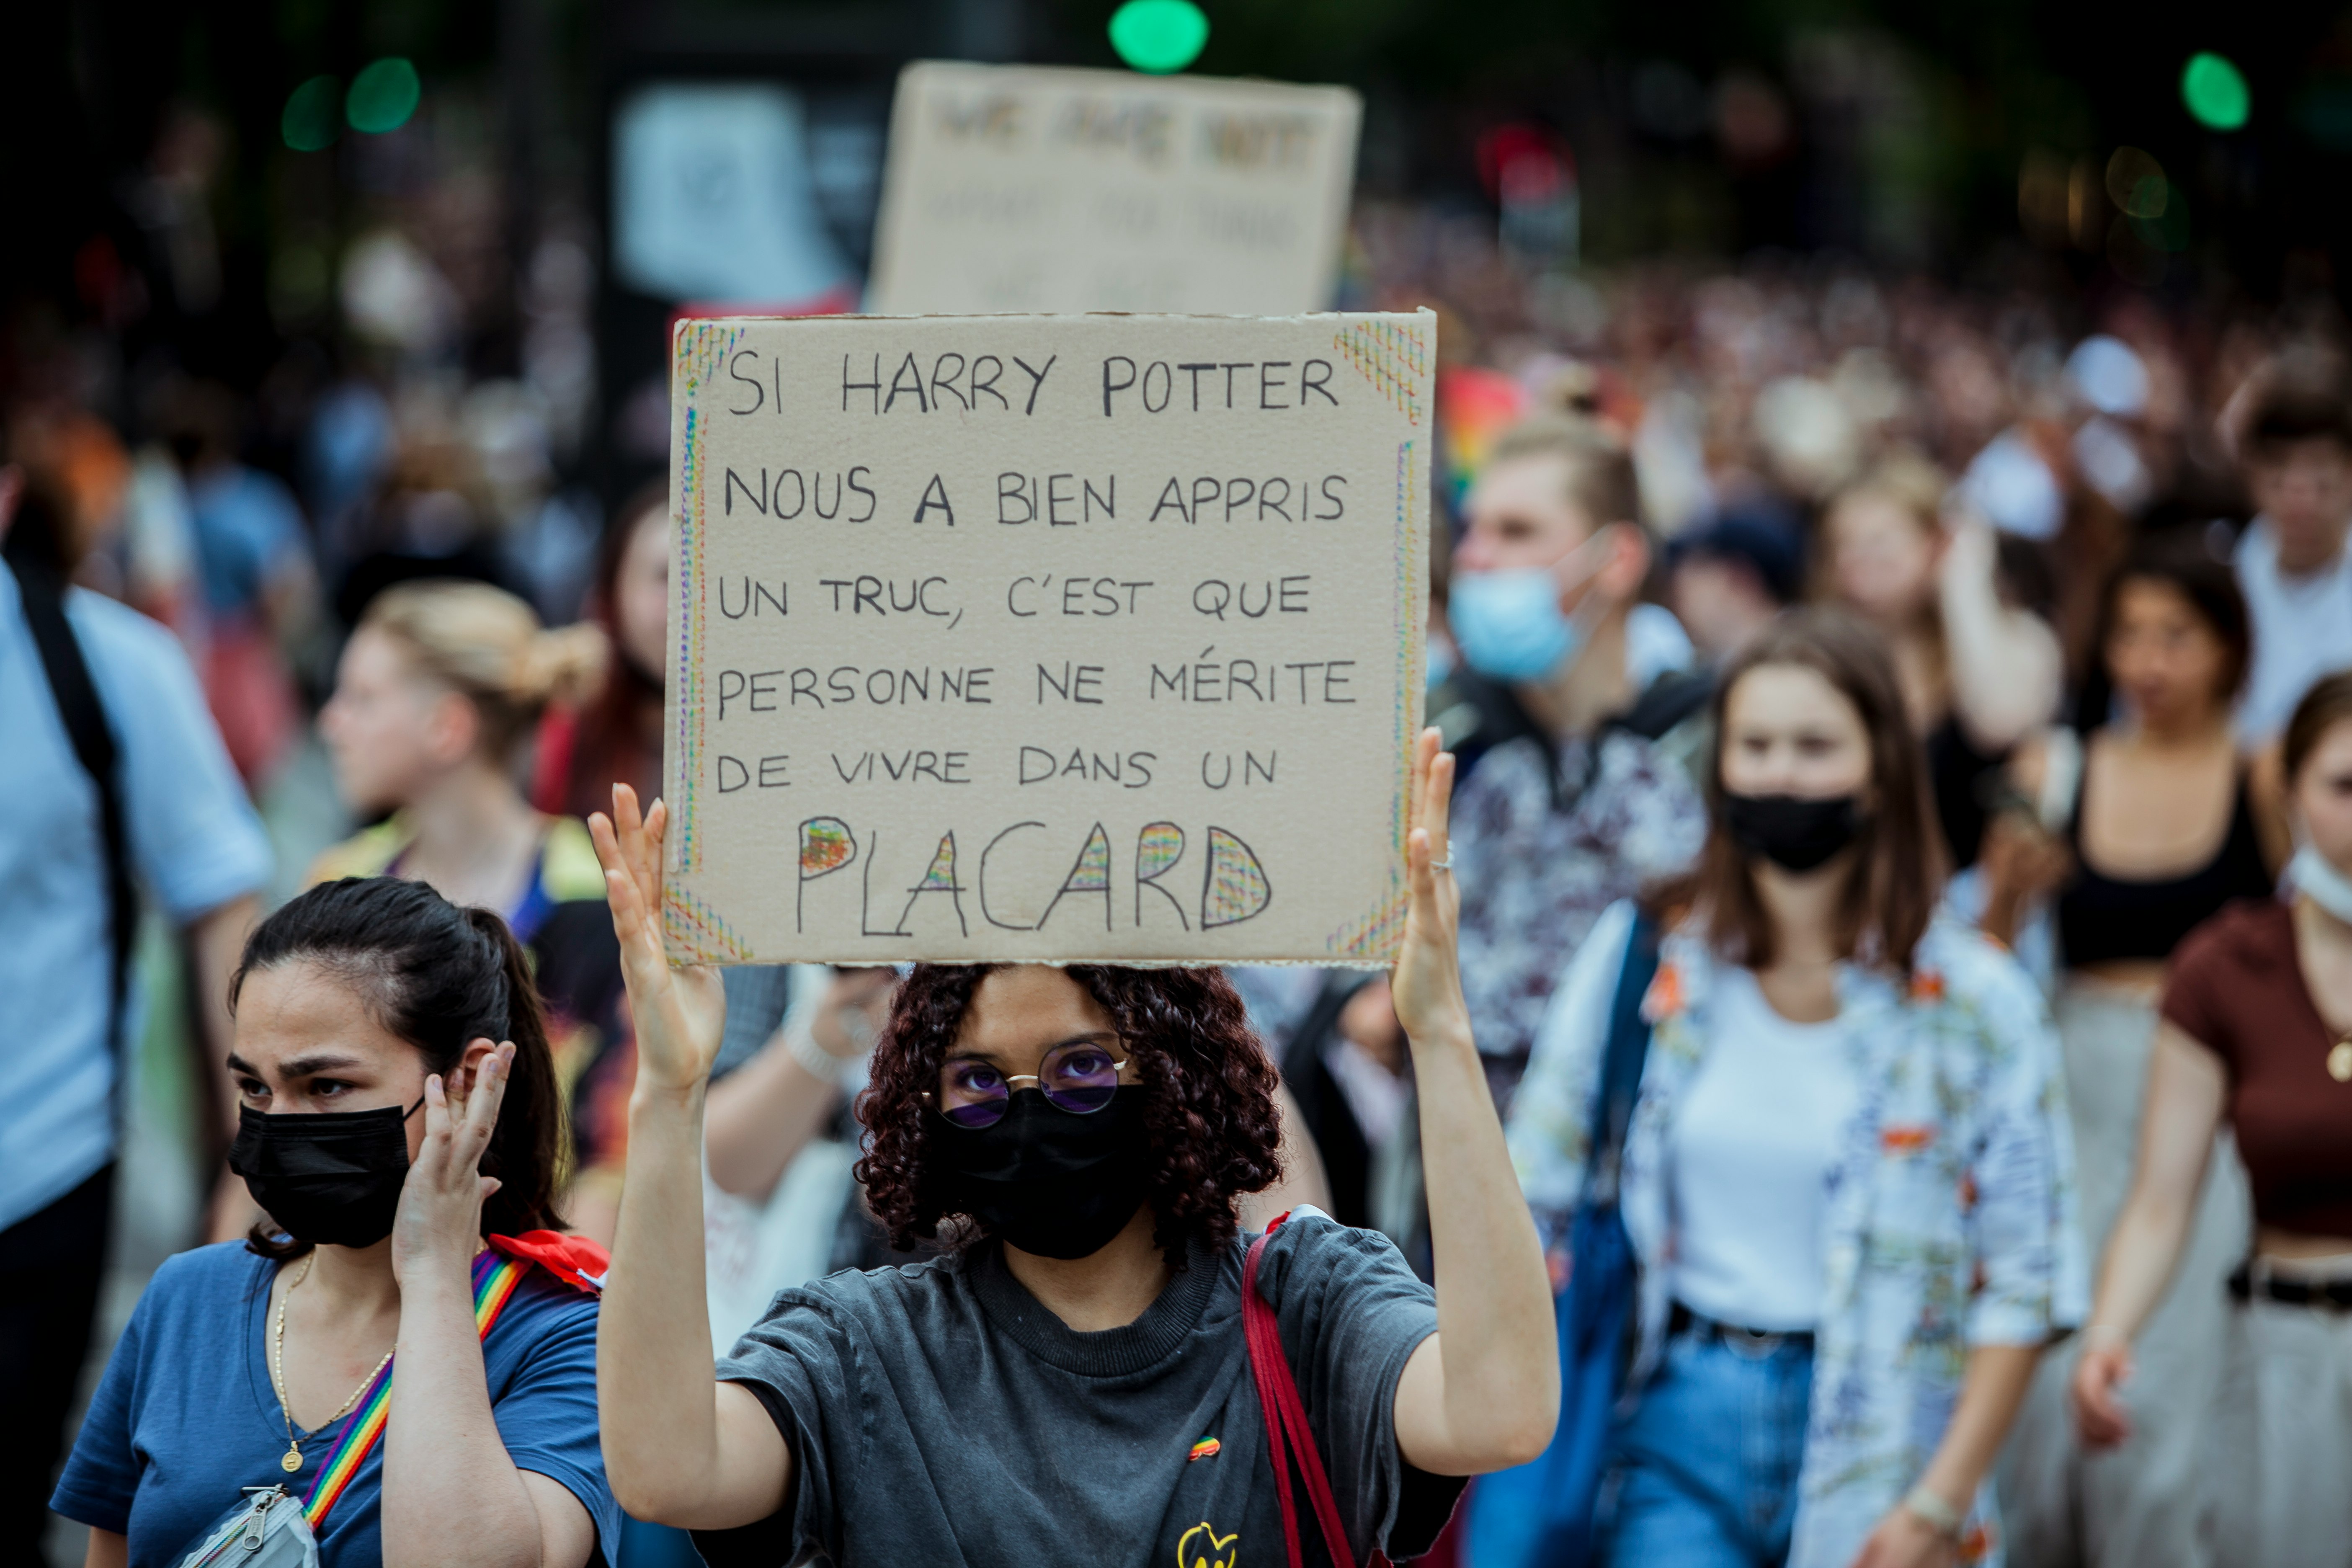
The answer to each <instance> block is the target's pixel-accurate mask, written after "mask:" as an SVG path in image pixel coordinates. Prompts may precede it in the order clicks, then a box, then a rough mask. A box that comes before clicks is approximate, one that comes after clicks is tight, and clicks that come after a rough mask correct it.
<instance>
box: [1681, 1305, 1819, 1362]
mask: <svg viewBox="0 0 2352 1568" xmlns="http://www.w3.org/2000/svg"><path fill="white" fill-rule="evenodd" d="M1666 1333H1667V1335H1668V1336H1669V1337H1675V1338H1678V1337H1680V1336H1681V1335H1684V1334H1690V1335H1693V1336H1694V1337H1696V1338H1698V1339H1702V1340H1719V1341H1721V1342H1723V1343H1725V1344H1727V1345H1729V1346H1730V1347H1731V1348H1732V1349H1733V1350H1736V1351H1742V1352H1747V1353H1748V1354H1750V1355H1759V1356H1760V1355H1769V1354H1770V1353H1771V1352H1773V1351H1775V1350H1778V1349H1779V1348H1780V1346H1782V1345H1793V1346H1795V1347H1796V1348H1797V1349H1799V1350H1801V1351H1810V1350H1811V1349H1812V1348H1813V1333H1812V1331H1811V1329H1798V1330H1795V1331H1788V1332H1783V1331H1779V1330H1774V1329H1743V1328H1741V1327H1740V1326H1739V1325H1738V1324H1737V1323H1724V1322H1717V1321H1716V1320H1715V1319H1713V1318H1710V1317H1707V1316H1706V1315H1705V1314H1703V1313H1699V1312H1694V1311H1692V1310H1690V1309H1689V1308H1688V1307H1685V1306H1684V1305H1683V1304H1682V1303H1681V1302H1680V1301H1677V1302H1675V1305H1674V1310H1673V1311H1672V1312H1670V1313H1668V1314H1667V1317H1666Z"/></svg>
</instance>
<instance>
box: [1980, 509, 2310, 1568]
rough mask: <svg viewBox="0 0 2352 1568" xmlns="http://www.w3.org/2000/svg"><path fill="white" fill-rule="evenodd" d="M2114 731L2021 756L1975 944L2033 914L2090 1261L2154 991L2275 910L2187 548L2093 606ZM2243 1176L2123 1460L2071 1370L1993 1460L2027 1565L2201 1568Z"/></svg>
mask: <svg viewBox="0 0 2352 1568" xmlns="http://www.w3.org/2000/svg"><path fill="white" fill-rule="evenodd" d="M2098 626H2099V637H2098V656H2099V659H2100V662H2101V664H2102V666H2103V667H2104V670H2105V675H2106V678H2107V683H2108V685H2109V686H2110V687H2111V688H2112V690H2113V693H2114V701H2113V703H2112V709H2113V711H2112V713H2111V714H2110V715H2109V716H2108V717H2107V718H2106V719H2105V721H2104V722H2102V723H2100V724H2099V725H2098V726H2097V727H2096V728H2095V729H2092V730H2090V731H2088V732H2087V733H2083V734H2079V735H2078V734H2077V732H2076V731H2074V730H2071V729H2058V730H2053V731H2051V733H2050V734H2049V735H2048V736H2046V737H2044V738H2042V739H2041V740H2039V741H2036V742H2029V743H2028V744H2026V745H2025V746H2022V747H2021V748H2020V749H2019V752H2018V755H2017V757H2016V759H2015V762H2014V763H2013V764H2012V767H2011V777H2012V778H2013V780H2014V781H2015V784H2016V785H2017V788H2016V790H2015V791H2014V792H2013V793H2014V795H2015V799H2014V802H2013V804H2012V805H2011V806H2010V807H2009V808H2007V809H2005V810H2003V811H2002V812H2001V813H2000V815H1999V816H1996V817H1995V818H1994V820H1993V824H1992V826H1991V827H1990V829H1989V830H1988V831H1987V833H1986V835H1985V844H1986V849H1985V854H1984V858H1983V860H1982V862H1981V865H1982V867H1983V868H1984V872H1985V878H1984V880H1985V884H1986V906H1985V914H1984V919H1983V925H1984V928H1985V930H1986V931H1987V932H1989V933H1990V935H1991V936H1992V937H1993V938H1994V939H1995V940H1997V941H2000V942H2013V941H2014V940H2015V937H2016V933H2017V931H2018V929H2019V926H2020V922H2021V916H2023V915H2024V914H2026V913H2029V912H2031V907H2032V903H2033V902H2034V901H2035V900H2042V899H2043V898H2044V896H2045V895H2047V897H2046V903H2047V906H2048V908H2049V912H2050V915H2051V917H2052V920H2051V923H2052V925H2053V928H2054V931H2055V935H2056V937H2057V945H2058V958H2059V962H2060V965H2061V968H2060V973H2059V984H2058V990H2057V995H2056V1001H2055V1006H2054V1011H2055V1013H2056V1017H2057V1024H2058V1040H2059V1047H2060V1051H2061V1053H2062V1055H2063V1058H2064V1060H2065V1064H2066V1081H2067V1102H2068V1108H2069V1110H2070V1111H2071V1113H2072V1116H2073V1119H2074V1153H2075V1160H2076V1165H2077V1169H2078V1171H2079V1173H2080V1176H2081V1191H2082V1216H2083V1226H2084V1237H2085V1239H2086V1241H2087V1242H2088V1243H2089V1244H2090V1245H2091V1246H2092V1247H2097V1246H2098V1245H2099V1244H2100V1242H2101V1241H2102V1240H2104V1238H2105V1236H2106V1234H2107V1229H2108V1227H2109V1226H2112V1225H2113V1224H2114V1223H2115V1220H2116V1214H2117V1213H2118V1211H2119V1210H2120V1209H2121V1208H2122V1206H2123V1201H2124V1194H2125V1191H2126V1189H2127V1188H2128V1187H2129V1186H2130V1184H2131V1170H2132V1151H2133V1147H2134V1145H2135V1143H2136V1142H2137V1135H2138V1124H2139V1119H2140V1105H2141V1100H2142V1099H2143V1095H2144V1091H2145V1089H2146V1088H2147V1079H2148V1061H2149V1057H2150V1054H2151V1052H2152V1051H2153V1050H2154V1048H2155V1043H2156V1034H2157V1025H2158V1016H2157V1006H2158V1001H2159V999H2160V998H2161V996H2162V994H2163V990H2164V981H2165V972H2166V968H2167V966H2168V964H2169V963H2170V962H2171V960H2172V957H2173V954H2174V952H2175V951H2176V950H2177V949H2178V948H2179V945H2180V943H2181V942H2183V940H2184V939H2186V938H2187V937H2188V935H2189V932H2190V931H2194V930H2196V929H2197V928H2198V927H2199V926H2200V925H2201V924H2202V923H2204V922H2205V921H2207V920H2209V919H2210V918H2211V917H2212V916H2214V915H2216V914H2218V913H2220V912H2221V910H2222V909H2223V908H2224V907H2225V906H2227V905H2228V904H2230V903H2231V902H2232V901H2233V900H2240V899H2249V898H2256V899H2258V898H2266V897H2268V896H2269V894H2270V891H2271V889H2272V887H2273V882H2274V879H2275V875H2276V873H2275V870H2274V868H2273V867H2272V866H2271V865H2270V864H2269V862H2268V861H2267V860H2266V859H2265V858H2264V856H2263V826H2264V825H2263V821H2262V816H2263V815H2264V814H2263V812H2261V811H2260V810H2259V809H2258V806H2259V803H2260V798H2261V794H2262V792H2259V791H2257V790H2256V789H2255V788H2254V787H2253V784H2252V779H2251V777H2250V774H2249V771H2248V769H2247V766H2246V764H2245V763H2244V762H2243V761H2242V759H2241V758H2240V757H2239V755H2238V751H2237V743H2236V737H2235V736H2234V735H2233V733H2232V732H2231V704H2232V703H2233V701H2234V700H2236V698H2237V696H2238V694H2239V692H2240V690H2241V689H2242V687H2243V685H2244V682H2245V673H2246V667H2247V660H2248V657H2249V637H2248V627H2247V616H2246V604H2245V600H2244V599H2243V598H2242V597H2241V596H2240V595H2239V592H2238V586H2237V584H2236V582H2235V581H2234V580H2233V578H2232V576H2231V572H2230V569H2229V567H2227V566H2226V565H2223V564H2222V563H2221V562H2219V561H2216V560H2215V559H2214V558H2213V557H2212V555H2211V553H2210V552H2208V551H2207V550H2206V548H2205V546H2204V542H2203V541H2202V539H2200V538H2196V537H2193V536H2192V537H2188V538H2174V539H2170V540H2164V539H2158V540H2155V541H2151V542H2147V543H2144V544H2142V545H2140V546H2138V547H2137V548H2136V549H2135V550H2134V552H2133V553H2132V554H2131V555H2130V556H2128V557H2127V558H2126V561H2125V563H2124V564H2123V566H2122V567H2121V568H2119V569H2118V570H2117V572H2116V574H2115V575H2114V577H2112V578H2111V579H2110V580H2109V581H2108V583H2107V584H2106V586H2105V593H2104V594H2103V595H2102V597H2101V600H2100V605H2099V617H2098ZM2245 1206H2246V1200H2245V1188H2244V1182H2243V1179H2242V1177H2241V1175H2240V1174H2239V1173H2238V1171H2237V1169H2236V1166H2235V1162H2231V1163H2227V1164H2225V1165H2222V1166H2221V1167H2219V1168H2217V1169H2216V1170H2215V1171H2214V1173H2213V1179H2212V1180H2210V1181H2209V1182H2208V1183H2207V1184H2206V1186H2205V1191H2204V1194H2203V1196H2202V1197H2201V1198H2200V1215H2199V1219H2198V1221H2197V1224H2196V1225H2195V1226H2194V1227H2193V1237H2194V1239H2193V1242H2192V1244H2191V1245H2190V1246H2189V1248H2188V1251H2187V1268H2188V1270H2189V1273H2190V1274H2191V1275H2192V1276H2193V1277H2194V1278H2195V1279H2197V1280H2198V1286H2197V1288H2195V1289H2189V1290H2182V1291H2178V1292H2176V1293H2175V1294H2174V1296H2173V1298H2172V1300H2170V1301H2169V1302H2168V1303H2167V1305H2166V1307H2165V1309H2164V1310H2163V1312H2162V1314H2161V1316H2160V1317H2158V1319H2156V1320H2154V1321H2151V1322H2149V1323H2148V1324H2147V1325H2146V1333H2145V1336H2144V1338H2143V1340H2142V1342H2141V1345H2140V1361H2141V1364H2142V1367H2143V1368H2144V1370H2145V1371H2146V1372H2147V1376H2146V1377H2145V1378H2144V1379H2143V1380H2142V1382H2141V1384H2140V1385H2139V1387H2138V1388H2137V1389H2136V1390H2135V1403H2136V1405H2137V1411H2136V1415H2137V1423H2136V1425H2137V1432H2136V1434H2135V1437H2136V1441H2135V1442H2134V1443H2133V1445H2132V1447H2131V1450H2130V1451H2129V1452H2127V1453H2125V1454H2121V1455H2115V1456H2096V1457H2094V1456H2091V1455H2088V1454H2085V1453H2084V1450H2083V1449H2082V1448H2081V1447H2079V1446H2078V1445H2077V1444H2076V1442H2075V1440H2074V1421H2073V1419H2072V1417H2071V1415H2069V1413H2068V1410H2067V1407H2066V1383H2067V1374H2068V1373H2069V1372H2070V1371H2071V1368H2070V1367H2069V1366H2068V1365H2066V1364H2063V1363H2064V1362H2065V1360H2066V1358H2064V1357H2059V1356H2053V1357H2052V1358H2051V1364H2049V1365H2047V1366H2045V1367H2043V1368H2042V1373H2041V1374H2040V1376H2038V1377H2037V1378H2036V1379H2035V1381H2034V1388H2033V1393H2032V1395H2031V1396H2030V1397H2029V1398H2028V1400H2027V1403H2026V1407H2025V1413H2024V1415H2022V1417H2021V1419H2020V1420H2019V1422H2018V1429H2017V1435H2016V1436H2015V1437H2014V1438H2012V1439H2011V1443H2010V1445H2009V1451H2008V1452H2007V1454H2005V1455H2004V1456H2003V1458H2002V1461H2001V1478H2000V1488H2001V1500H2002V1502H2003V1503H2004V1504H2005V1505H2006V1507H2007V1508H2008V1510H2009V1518H2010V1524H2011V1531H2012V1534H2013V1536H2014V1538H2015V1540H2016V1542H2017V1543H2018V1550H2019V1554H2020V1555H2021V1557H2024V1558H2025V1559H2026V1560H2028V1561H2031V1562H2038V1563H2084V1564H2085V1565H2086V1568H2109V1565H2114V1568H2125V1565H2127V1568H2201V1565H2202V1564H2206V1563H2210V1562H2211V1561H2212V1560H2213V1557H2212V1552H2213V1543H2212V1542H2210V1540H2207V1539H2206V1538H2205V1537H2204V1536H2203V1535H2202V1533H2201V1532H2200V1531H2199V1530H2198V1528H2197V1517H2198V1508H2199V1506H2200V1505H2199V1502H2198V1492H2199V1487H2198V1485H2197V1479H2198V1473H2199V1470H2200V1468H2201V1466H2202V1465H2203V1463H2204V1439H2205V1436H2206V1433H2207V1427H2208V1426H2209V1421H2208V1415H2209V1413H2210V1410H2211V1408H2212V1403H2213V1398H2214V1394H2215V1393H2216V1385H2217V1384H2218V1382H2219V1379H2220V1376H2221V1362H2222V1359H2223V1358H2222V1355H2221V1347H2222V1344H2223V1342H2224V1341H2225V1339H2226V1328H2225V1320H2224V1311H2225V1303H2224V1301H2223V1299H2222V1295H2221V1281H2222V1279H2224V1278H2225V1277H2226V1276H2227V1275H2228V1274H2229V1271H2230V1269H2231V1268H2232V1267H2234V1266H2235V1265H2236V1264H2237V1262H2238V1260H2239V1259H2240V1258H2242V1257H2243V1256H2244V1248H2245V1240H2246V1226H2245Z"/></svg>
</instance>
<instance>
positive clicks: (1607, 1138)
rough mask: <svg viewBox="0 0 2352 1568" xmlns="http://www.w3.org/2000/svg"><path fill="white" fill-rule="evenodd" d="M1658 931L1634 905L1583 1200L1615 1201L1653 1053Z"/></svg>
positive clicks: (1597, 1094)
mask: <svg viewBox="0 0 2352 1568" xmlns="http://www.w3.org/2000/svg"><path fill="white" fill-rule="evenodd" d="M1659 936H1660V932H1659V930H1658V922H1657V920H1656V919H1655V917H1654V916H1653V915H1651V913H1650V912H1649V911H1648V910H1644V909H1643V908H1641V907H1640V906H1639V905H1636V906H1634V910H1633V930H1632V931H1630V932H1629V933H1628V934H1627V936H1626V940H1625V963H1624V965H1623V967H1622V968H1621V969H1620V970H1619V971H1618V972H1617V990H1616V994H1614V995H1613V996H1612V998H1611V1000H1610V1005H1609V1039H1608V1045H1607V1047H1605V1048H1604V1050H1603V1051H1602V1053H1601V1081H1600V1082H1599V1083H1598V1084H1596V1085H1595V1086H1594V1088H1593V1093H1592V1130H1591V1134H1590V1138H1589V1141H1588V1142H1587V1143H1586V1145H1585V1147H1586V1149H1587V1150H1588V1155H1587V1158H1586V1162H1585V1167H1584V1169H1585V1178H1584V1183H1585V1190H1584V1201H1585V1202H1587V1203H1596V1204H1601V1205H1608V1204H1613V1203H1615V1202H1616V1201H1617V1171H1618V1166H1619V1164H1620V1163H1622V1161H1623V1159H1624V1155H1625V1133H1626V1130H1627V1129H1628V1128H1630V1127H1631V1126H1632V1125H1633V1102H1634V1100H1636V1099H1637V1098H1638V1097H1639V1096H1640V1094H1641V1091H1642V1068H1643V1064H1644V1062H1645V1061H1646V1060H1647V1059H1648V1057H1649V1054H1650V1026H1649V1022H1648V1021H1647V1020H1646V1019H1644V1018H1643V1016H1642V1004H1643V1001H1644V1000H1645V999H1647V997H1648V996H1649V994H1650V982H1651V980H1652V979H1654V977H1655V976H1656V974H1657V973H1658V940H1659Z"/></svg>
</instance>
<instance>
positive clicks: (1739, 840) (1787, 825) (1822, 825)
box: [1723, 790, 1863, 872]
mask: <svg viewBox="0 0 2352 1568" xmlns="http://www.w3.org/2000/svg"><path fill="white" fill-rule="evenodd" d="M1862 822H1863V817H1862V806H1861V804H1860V802H1858V801H1857V800H1855V798H1854V797H1853V795H1822V796H1820V797H1819V798H1811V797H1808V796H1804V795H1733V794H1732V793H1730V792H1729V791H1728V790H1727V791H1725V792H1724V796H1723V825H1724V826H1725V828H1727V830H1728V831H1729V832H1730V834H1731V841H1732V842H1733V843H1734V844H1737V845H1738V846H1739V847H1740V848H1742V849H1744V850H1746V851H1747V852H1748V854H1750V855H1761V856H1762V857H1764V858H1765V859H1767V860H1769V861H1771V862H1772V864H1774V865H1775V866H1778V867H1780V868H1782V869H1783V870H1788V871H1799V872H1803V871H1811V870H1813V869H1814V868H1817V867H1819V866H1821V865H1822V863H1823V862H1824V861H1826V860H1828V859H1830V858H1832V856H1834V855H1836V854H1837V853H1838V851H1839V850H1841V849H1843V848H1844V847H1846V846H1847V845H1849V844H1852V843H1853V841H1854V837H1855V836H1856V835H1857V834H1859V833H1861V831H1862Z"/></svg>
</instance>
